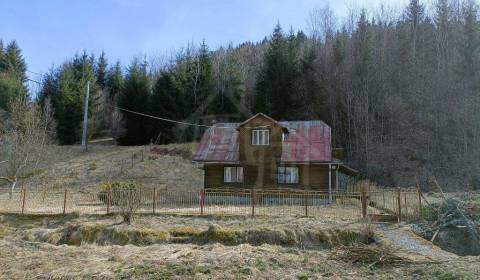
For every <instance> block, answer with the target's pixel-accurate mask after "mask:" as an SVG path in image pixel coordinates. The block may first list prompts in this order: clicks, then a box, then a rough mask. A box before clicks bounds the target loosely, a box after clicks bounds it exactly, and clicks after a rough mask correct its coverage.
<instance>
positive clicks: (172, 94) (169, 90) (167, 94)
mask: <svg viewBox="0 0 480 280" xmlns="http://www.w3.org/2000/svg"><path fill="white" fill-rule="evenodd" d="M177 96H178V89H177V88H176V86H175V83H174V81H173V75H172V73H170V72H168V71H163V72H161V73H160V75H159V77H158V79H157V81H156V82H155V85H154V87H153V92H152V96H151V98H150V101H149V105H150V106H149V111H150V114H152V115H154V116H160V117H162V118H167V119H171V120H176V119H178V117H179V116H178V112H177V110H178V108H177V106H178V104H176V102H175V99H176V98H177ZM151 123H152V124H151V127H152V131H153V133H152V134H153V137H154V141H155V143H159V144H167V143H171V142H173V141H175V140H176V138H175V136H174V133H173V131H172V127H173V126H174V125H173V123H171V122H165V121H159V120H151Z"/></svg>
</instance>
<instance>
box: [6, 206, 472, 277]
mask: <svg viewBox="0 0 480 280" xmlns="http://www.w3.org/2000/svg"><path fill="white" fill-rule="evenodd" d="M119 222H121V218H120V217H115V216H75V215H70V216H61V215H58V216H35V215H24V216H21V215H0V229H6V231H4V232H5V234H4V235H3V237H1V236H0V279H32V278H37V279H320V278H334V279H338V278H342V279H372V278H373V277H375V279H411V278H415V279H475V278H474V276H476V275H478V273H480V271H479V269H480V267H479V266H478V265H476V263H478V262H479V261H480V259H479V257H470V258H458V259H454V260H452V261H449V262H447V263H441V264H436V263H434V264H423V263H417V262H415V261H413V262H411V263H406V262H405V263H404V262H402V263H398V265H397V266H396V267H394V268H392V267H389V266H376V265H373V266H370V264H371V263H370V262H368V263H362V262H358V263H352V262H351V260H349V259H348V258H333V259H332V258H331V256H332V254H335V252H340V251H337V250H338V249H339V248H342V250H349V249H350V248H352V247H350V246H351V245H352V244H354V243H355V244H356V243H357V242H358V240H357V242H351V243H350V244H347V243H344V244H343V246H341V247H338V246H333V247H332V246H323V247H322V246H321V247H310V249H309V250H304V249H303V247H302V246H297V245H298V244H289V243H288V240H296V242H297V241H298V240H300V239H299V238H298V237H299V236H302V238H304V239H306V237H309V238H310V240H313V239H315V238H317V240H320V239H321V238H327V237H328V236H330V237H329V238H330V239H331V240H333V237H336V238H337V239H339V240H340V239H342V240H348V238H352V235H351V234H349V232H358V233H360V232H362V231H365V225H364V224H361V223H353V224H352V223H349V222H345V221H343V222H342V221H323V220H321V219H315V218H293V217H292V218H289V217H284V218H278V219H275V220H272V219H271V218H260V217H259V218H249V217H222V216H209V217H197V216H139V217H138V218H137V219H136V220H135V222H134V224H133V225H131V226H128V225H126V224H121V223H119ZM368 227H371V226H370V225H369V226H368ZM369 230H371V228H370V229H369ZM66 231H70V239H69V240H70V241H71V242H72V243H71V244H72V245H75V246H67V245H53V244H57V243H58V244H60V243H62V242H59V240H60V238H61V237H62V236H61V235H57V236H56V238H57V240H53V239H48V238H47V237H50V238H52V236H54V235H52V234H51V233H54V232H62V233H64V232H66ZM81 231H84V232H83V233H81V234H79V233H80V232H81ZM107 232H108V233H109V236H110V239H109V240H107V239H105V237H106V233H107ZM242 233H243V234H244V235H243V236H242ZM247 233H251V234H252V235H251V236H255V237H256V238H257V240H261V241H262V242H257V243H254V242H244V241H248V238H247V239H244V240H242V242H238V241H239V240H240V239H242V238H245V237H247V236H248V234H247ZM300 233H302V234H303V235H300ZM313 233H317V234H316V235H314V234H313ZM49 234H50V235H49ZM81 236H83V238H80V237H81ZM114 237H115V238H116V240H117V242H116V243H115V242H111V241H112V240H114ZM192 237H196V238H198V239H197V241H199V240H203V241H205V240H210V241H209V242H193V241H195V240H192V239H190V240H189V238H192ZM273 237H275V238H279V237H281V238H283V239H281V238H280V239H279V240H284V241H283V242H284V244H281V243H278V244H277V245H272V243H273V242H271V241H272V240H274V239H272V238H273ZM292 237H293V239H292ZM30 238H31V239H30ZM41 238H46V239H45V240H41ZM101 238H104V239H103V241H104V242H100V241H101ZM170 238H177V239H176V240H168V239H170ZM33 240H36V241H33ZM64 241H65V240H64ZM106 241H109V242H106ZM233 241H234V242H233ZM250 241H251V240H250ZM303 241H304V243H305V245H308V244H306V243H307V242H306V241H307V240H303ZM52 243H53V244H52ZM63 243H68V242H63ZM114 244H117V245H114ZM131 244H134V245H131ZM252 244H255V245H252ZM339 244H341V243H339ZM312 249H313V250H312Z"/></svg>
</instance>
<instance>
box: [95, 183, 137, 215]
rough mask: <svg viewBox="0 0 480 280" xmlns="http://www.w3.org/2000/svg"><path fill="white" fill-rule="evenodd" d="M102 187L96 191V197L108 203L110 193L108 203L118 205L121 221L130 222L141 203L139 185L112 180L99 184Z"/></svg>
mask: <svg viewBox="0 0 480 280" xmlns="http://www.w3.org/2000/svg"><path fill="white" fill-rule="evenodd" d="M100 188H101V189H102V190H101V191H100V192H99V193H98V195H97V196H98V199H99V200H101V201H103V203H105V204H107V203H108V197H109V193H110V205H112V206H118V209H119V211H120V215H121V216H122V218H123V221H124V222H126V223H128V224H130V223H131V221H132V220H133V215H134V214H135V213H136V212H137V210H138V208H140V206H141V205H142V204H143V202H144V201H143V196H142V192H141V190H140V188H139V186H137V185H135V184H133V183H126V182H113V183H106V184H102V185H100Z"/></svg>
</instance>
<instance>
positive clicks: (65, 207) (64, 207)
mask: <svg viewBox="0 0 480 280" xmlns="http://www.w3.org/2000/svg"><path fill="white" fill-rule="evenodd" d="M66 209H67V189H65V194H64V195H63V215H65V213H66Z"/></svg>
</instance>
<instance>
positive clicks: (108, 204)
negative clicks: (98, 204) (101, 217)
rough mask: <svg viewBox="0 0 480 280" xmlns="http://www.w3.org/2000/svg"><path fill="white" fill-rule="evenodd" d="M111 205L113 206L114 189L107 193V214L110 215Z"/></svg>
mask: <svg viewBox="0 0 480 280" xmlns="http://www.w3.org/2000/svg"><path fill="white" fill-rule="evenodd" d="M110 204H112V189H109V190H108V193H107V214H110Z"/></svg>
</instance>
